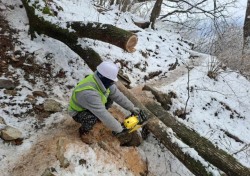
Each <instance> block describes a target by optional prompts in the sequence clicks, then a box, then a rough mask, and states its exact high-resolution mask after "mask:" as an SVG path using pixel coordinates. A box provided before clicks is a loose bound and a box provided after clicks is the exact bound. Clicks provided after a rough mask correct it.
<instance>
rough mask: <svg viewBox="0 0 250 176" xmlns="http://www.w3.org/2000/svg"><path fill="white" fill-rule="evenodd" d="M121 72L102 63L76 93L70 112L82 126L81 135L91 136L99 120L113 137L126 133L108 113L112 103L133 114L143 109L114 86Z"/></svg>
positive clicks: (78, 86) (72, 99) (114, 66)
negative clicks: (90, 132) (91, 131)
mask: <svg viewBox="0 0 250 176" xmlns="http://www.w3.org/2000/svg"><path fill="white" fill-rule="evenodd" d="M118 70H119V68H118V66H117V65H116V64H114V63H112V62H108V61H103V62H102V63H101V64H100V65H98V66H97V71H95V72H94V73H93V74H91V75H89V76H87V77H86V78H84V79H83V80H81V81H80V82H79V83H78V84H77V86H76V87H75V89H74V90H73V93H72V96H71V99H70V103H69V108H68V110H69V114H70V115H71V116H72V117H73V119H74V120H75V121H76V122H78V123H81V127H80V128H79V133H80V136H82V135H85V134H87V133H89V131H90V130H91V129H92V128H93V126H94V125H95V123H96V122H97V120H98V119H99V120H100V121H101V122H102V123H103V124H104V125H105V126H106V127H108V128H109V129H110V130H112V132H113V134H119V133H122V132H123V131H124V128H123V127H122V125H121V123H120V122H118V121H117V120H116V119H115V118H114V117H113V116H112V115H111V114H110V113H109V112H108V110H107V109H108V108H109V106H110V104H111V102H113V101H114V102H116V103H117V104H119V105H120V106H122V107H123V108H124V109H126V110H128V111H130V112H131V113H134V114H138V113H139V111H140V109H139V108H137V107H135V106H134V104H133V103H132V102H131V101H130V100H129V99H128V98H127V97H126V96H124V95H123V93H121V92H120V91H119V90H118V88H117V87H116V85H115V84H114V83H115V82H116V81H117V80H118V79H117V74H118ZM118 136H119V135H118ZM118 139H119V138H118Z"/></svg>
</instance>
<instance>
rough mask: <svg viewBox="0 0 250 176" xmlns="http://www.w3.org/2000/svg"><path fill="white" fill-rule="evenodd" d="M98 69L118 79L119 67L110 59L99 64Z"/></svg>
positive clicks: (103, 73)
mask: <svg viewBox="0 0 250 176" xmlns="http://www.w3.org/2000/svg"><path fill="white" fill-rule="evenodd" d="M97 71H98V72H99V73H100V74H101V75H102V76H104V77H106V78H108V79H111V80H113V81H118V78H117V74H118V71H119V68H118V66H117V65H116V64H114V63H113V62H109V61H103V62H102V63H101V64H99V65H98V66H97Z"/></svg>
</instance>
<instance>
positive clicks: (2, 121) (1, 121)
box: [0, 116, 6, 125]
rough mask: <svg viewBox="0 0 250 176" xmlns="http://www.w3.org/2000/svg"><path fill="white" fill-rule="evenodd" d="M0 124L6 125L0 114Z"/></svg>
mask: <svg viewBox="0 0 250 176" xmlns="http://www.w3.org/2000/svg"><path fill="white" fill-rule="evenodd" d="M0 124H3V125H6V122H5V120H4V118H3V117H1V116H0Z"/></svg>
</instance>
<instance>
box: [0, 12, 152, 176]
mask: <svg viewBox="0 0 250 176" xmlns="http://www.w3.org/2000/svg"><path fill="white" fill-rule="evenodd" d="M1 14H2V13H0V26H1V28H0V29H1V30H0V58H1V59H0V76H5V77H7V78H11V79H13V80H14V81H15V82H17V83H19V81H18V78H17V77H16V78H13V76H12V75H13V73H12V72H10V71H9V70H8V67H9V65H12V66H13V67H14V68H20V69H22V70H23V71H24V78H25V79H26V80H27V81H28V82H30V83H31V84H35V78H37V77H41V76H42V75H50V74H49V70H50V69H49V68H50V65H47V66H46V65H45V66H41V65H38V64H36V63H34V57H35V56H34V55H33V54H32V53H28V52H25V51H20V50H18V51H15V42H16V41H17V40H16V39H14V38H13V37H12V36H13V34H14V33H16V32H17V31H15V30H13V29H11V28H10V26H9V25H8V22H7V21H6V20H5V19H4V17H3V15H1ZM24 62H25V64H23V63H24ZM45 72H46V73H45ZM25 75H26V76H25ZM29 75H33V77H34V79H29ZM61 76H63V74H59V75H58V78H60V77H61ZM63 77H64V76H63ZM49 78H50V76H49V77H48V79H49ZM42 79H43V80H44V82H45V83H46V79H47V77H44V78H42ZM37 108H39V107H37V106H34V109H33V110H32V111H33V112H35V113H36V111H37ZM110 111H111V113H112V114H113V115H114V116H115V117H118V118H123V117H124V114H122V112H120V111H119V110H118V109H117V108H111V110H110ZM39 112H40V110H39ZM28 113H31V112H28ZM65 116H67V114H65ZM46 117H47V116H46ZM39 120H43V118H41V119H39ZM78 128H79V124H77V123H75V122H74V121H73V120H72V118H71V117H69V118H68V120H66V121H64V122H62V123H61V124H55V125H54V127H53V128H51V129H49V130H48V131H47V134H45V135H42V136H39V137H38V138H39V139H38V141H37V142H35V143H34V144H33V145H32V147H31V148H30V149H29V150H28V152H27V153H23V155H22V156H17V157H18V159H17V161H16V163H15V165H14V166H13V167H11V168H9V171H8V172H9V174H10V175H19V176H26V175H29V176H32V175H34V176H37V175H41V174H42V173H43V172H44V170H45V169H46V168H49V167H51V165H52V164H53V163H55V162H56V161H57V158H56V142H57V140H58V138H60V137H66V138H67V141H68V144H67V145H72V144H73V145H77V146H85V147H86V148H88V147H91V148H92V149H94V150H95V151H96V154H97V155H98V157H103V151H105V152H106V155H108V158H107V163H112V164H114V163H115V164H116V165H117V168H124V167H126V168H127V169H128V170H130V171H131V172H133V173H134V175H136V176H137V175H138V176H141V175H146V173H147V164H146V162H145V161H144V160H143V159H142V158H141V156H140V154H139V152H138V150H137V148H135V147H120V145H119V142H118V140H117V139H116V138H115V137H114V136H112V134H111V132H110V131H109V130H107V128H105V127H104V126H103V125H102V124H101V123H98V124H97V125H96V126H95V128H94V129H93V131H92V132H91V133H90V134H89V135H88V138H90V140H92V144H91V145H88V144H85V143H84V142H82V141H81V139H80V138H79V135H78ZM101 149H102V150H101ZM69 169H70V166H69Z"/></svg>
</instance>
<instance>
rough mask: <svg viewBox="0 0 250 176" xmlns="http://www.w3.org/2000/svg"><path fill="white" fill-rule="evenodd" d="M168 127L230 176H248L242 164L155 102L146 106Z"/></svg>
mask: <svg viewBox="0 0 250 176" xmlns="http://www.w3.org/2000/svg"><path fill="white" fill-rule="evenodd" d="M144 105H145V106H146V108H148V109H149V110H150V111H151V112H152V113H153V114H154V115H156V116H157V117H158V118H159V119H160V120H161V121H162V122H163V123H164V124H165V125H166V126H167V127H170V128H172V130H173V131H174V132H175V133H176V135H177V136H178V137H179V138H180V139H181V140H182V141H183V142H185V143H186V144H187V145H189V146H190V147H191V148H194V149H195V150H196V151H197V152H198V153H199V155H200V156H201V157H203V158H204V159H205V160H206V161H208V162H209V163H211V164H213V165H214V166H216V167H217V168H219V169H220V170H222V171H223V172H225V173H226V174H227V175H228V176H248V175H250V169H249V168H247V167H245V166H243V165H242V164H240V163H239V162H238V161H236V159H235V158H234V157H232V156H231V155H229V154H228V153H226V152H225V151H223V150H221V149H219V148H217V147H215V146H214V145H213V144H212V143H211V142H210V141H209V140H207V139H206V138H204V137H201V136H200V135H199V134H197V133H196V132H195V131H192V130H191V129H188V128H187V127H186V126H185V125H183V124H181V123H179V122H178V121H177V120H175V118H174V117H173V116H171V115H170V114H169V113H168V112H167V111H165V110H164V109H163V108H162V107H161V106H160V105H158V104H157V103H155V102H147V103H145V104H144Z"/></svg>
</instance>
